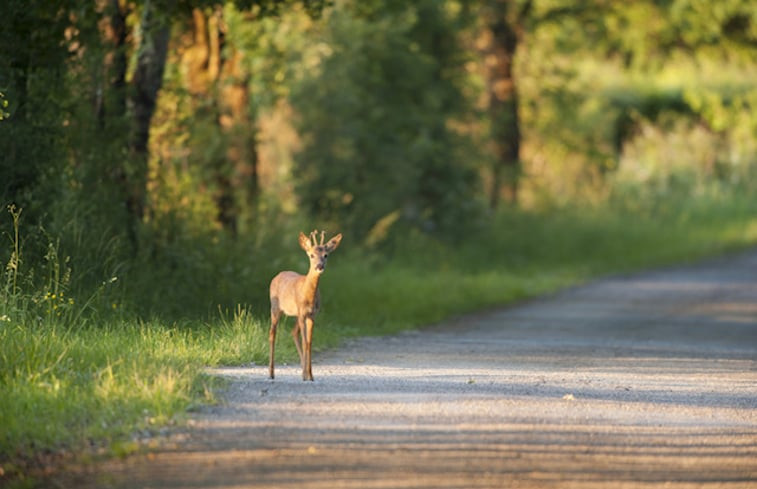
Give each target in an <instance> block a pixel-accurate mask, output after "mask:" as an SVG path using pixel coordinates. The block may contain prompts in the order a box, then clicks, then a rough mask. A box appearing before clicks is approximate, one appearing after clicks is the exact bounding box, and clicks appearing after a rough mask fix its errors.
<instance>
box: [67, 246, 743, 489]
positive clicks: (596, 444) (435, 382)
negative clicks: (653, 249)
mask: <svg viewBox="0 0 757 489" xmlns="http://www.w3.org/2000/svg"><path fill="white" fill-rule="evenodd" d="M316 341H317V338H316ZM313 373H314V375H315V379H316V380H315V382H313V383H310V382H302V381H301V380H300V372H299V368H296V367H293V366H290V367H280V368H278V369H277V379H276V380H275V381H270V380H268V379H267V378H266V367H265V366H256V367H253V368H229V369H221V370H218V374H219V375H224V376H228V377H230V378H232V379H233V383H232V385H231V387H230V389H229V392H228V394H227V400H226V402H225V403H224V404H223V405H222V406H219V407H214V408H209V409H207V410H206V411H204V412H202V413H200V414H199V415H197V416H196V418H195V419H194V420H193V421H192V428H191V430H189V432H188V434H187V435H186V437H185V438H183V439H180V440H177V442H176V445H175V446H173V447H172V446H170V445H169V446H168V447H167V448H166V449H165V450H163V451H161V452H159V453H157V454H151V455H149V456H139V457H133V458H131V459H128V460H126V461H122V462H110V463H108V464H106V465H105V466H103V467H100V468H99V475H98V474H95V475H91V474H90V475H89V476H87V477H86V479H87V480H86V481H81V480H80V481H79V485H80V486H87V485H88V486H89V487H119V488H135V487H156V488H157V487H162V488H172V487H193V488H238V487H239V488H241V487H271V488H273V487H276V488H289V487H291V488H341V487H361V488H363V487H365V488H390V487H391V488H447V487H461V488H475V487H524V488H531V487H533V488H537V487H538V488H544V487H582V488H583V487H597V488H606V487H614V488H618V487H620V488H622V487H634V488H636V487H661V486H664V487H673V488H679V487H698V488H699V487H728V488H741V487H743V488H747V487H750V488H755V487H757V253H754V252H753V253H749V254H744V255H740V256H737V257H733V258H729V259H724V260H717V261H711V262H708V263H706V264H703V265H700V266H696V267H689V268H680V269H668V270H663V271H657V272H651V273H645V274H641V275H635V276H631V277H624V278H615V279H608V280H604V281H600V282H596V283H593V284H591V285H588V286H584V287H580V288H575V289H572V290H569V291H566V292H563V293H560V294H558V295H555V296H553V297H548V298H544V299H541V300H536V301H532V302H529V303H527V304H524V305H520V306H517V307H513V308H508V309H503V310H498V311H493V312H490V313H484V314H480V315H476V316H468V317H465V318H461V319H458V320H455V321H450V322H448V323H445V324H442V325H439V326H437V327H434V328H430V329H428V330H426V331H422V332H413V333H407V334H403V335H399V336H395V337H387V338H366V339H361V340H358V341H354V342H352V343H350V344H348V345H346V346H345V347H344V348H342V349H339V350H337V351H331V352H328V353H325V354H322V355H319V356H318V357H317V358H316V359H315V363H314V366H313Z"/></svg>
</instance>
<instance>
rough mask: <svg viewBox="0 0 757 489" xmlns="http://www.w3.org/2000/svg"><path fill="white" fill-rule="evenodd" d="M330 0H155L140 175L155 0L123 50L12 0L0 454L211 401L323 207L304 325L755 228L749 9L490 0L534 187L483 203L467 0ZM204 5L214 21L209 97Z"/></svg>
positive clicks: (466, 296) (126, 438)
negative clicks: (203, 79) (160, 60)
mask: <svg viewBox="0 0 757 489" xmlns="http://www.w3.org/2000/svg"><path fill="white" fill-rule="evenodd" d="M169 3H170V5H169ZM327 3H328V2H321V1H312V2H311V1H308V2H296V1H288V0H281V1H278V0H261V1H229V2H225V3H224V4H223V5H222V6H218V7H217V6H216V5H215V4H214V3H213V2H209V1H207V0H198V1H193V0H182V1H180V2H163V1H156V2H153V3H152V5H153V7H155V8H156V15H158V16H159V17H160V20H162V21H165V22H171V23H172V26H173V37H172V39H171V42H172V45H171V49H170V50H169V52H170V53H171V54H170V55H169V57H168V63H167V66H166V70H165V73H164V76H163V88H162V90H161V92H160V93H159V98H158V106H157V112H156V113H155V115H154V117H153V119H152V123H151V127H150V147H149V150H150V152H151V153H150V155H149V160H148V161H149V165H148V166H147V169H148V170H149V171H147V173H146V174H144V175H142V173H143V172H144V170H145V167H144V162H145V161H144V160H140V159H138V158H136V157H135V155H134V154H133V153H132V152H131V151H130V150H129V147H130V137H131V135H130V126H131V124H132V123H131V119H132V117H133V114H132V113H131V112H130V111H131V110H133V108H130V105H129V104H127V100H128V99H129V97H133V96H134V94H133V93H131V94H130V93H129V84H128V83H129V80H133V77H134V70H135V66H134V64H135V61H136V53H137V51H138V46H136V44H135V43H136V42H137V40H138V39H139V38H140V37H139V36H138V32H139V29H140V26H139V22H140V16H139V11H140V9H141V8H142V7H143V6H144V5H145V2H143V1H137V2H127V3H126V4H124V3H123V2H121V3H120V5H122V6H125V9H124V11H123V12H121V14H123V19H121V20H123V21H124V25H125V28H126V35H125V36H124V37H123V39H122V40H121V41H120V42H123V43H124V44H123V45H116V44H114V42H115V41H114V39H113V38H112V37H111V36H109V35H108V33H107V32H106V31H107V26H108V25H111V21H113V20H114V17H111V15H113V14H114V13H113V12H112V11H110V10H109V9H107V8H103V5H104V4H103V2H94V3H93V2H85V1H83V0H81V1H80V0H76V1H73V2H60V1H56V2H53V3H52V4H51V3H50V2H42V1H39V0H35V1H31V2H29V1H21V0H9V1H6V2H5V4H4V10H3V12H4V13H7V17H8V18H9V19H13V21H12V22H10V23H8V22H6V23H4V24H3V27H4V29H3V30H0V155H1V156H2V159H0V204H1V205H2V206H3V208H5V207H6V206H8V205H9V204H11V207H10V211H11V212H10V215H7V214H5V213H3V215H4V218H3V219H2V220H0V236H2V246H0V261H1V262H2V264H3V266H4V267H5V268H4V270H3V273H4V275H3V280H2V282H1V283H0V426H2V427H3V429H2V430H0V460H2V461H5V460H8V459H9V458H13V457H16V456H17V455H19V454H20V455H27V454H34V453H36V452H38V451H41V450H47V449H65V448H67V447H68V448H71V449H80V448H82V447H86V446H89V445H90V442H91V440H95V442H96V443H105V444H110V446H111V447H115V446H116V445H118V444H119V443H120V444H121V446H122V448H123V450H125V451H128V450H129V446H131V445H130V444H131V437H132V436H134V434H135V433H137V432H138V431H139V430H141V429H146V430H155V429H158V427H159V426H161V425H165V424H167V423H168V424H170V423H172V422H173V421H174V420H177V419H178V420H180V419H181V417H182V413H185V412H186V410H187V409H188V408H190V407H191V406H193V405H195V404H196V403H200V402H211V401H212V387H213V386H214V385H215V384H214V381H212V380H211V379H210V378H209V377H207V376H206V375H204V374H203V373H202V371H203V368H204V367H206V366H209V365H210V366H213V365H219V364H245V363H249V362H251V361H254V362H257V363H263V362H265V361H266V357H267V345H266V343H267V328H268V318H267V316H268V297H267V287H268V283H269V280H270V279H271V277H272V276H273V275H274V274H275V273H277V272H278V271H280V270H285V269H288V270H297V271H302V272H304V271H305V266H306V259H305V257H304V256H303V254H302V251H301V250H300V249H299V247H298V246H297V242H296V236H297V232H299V231H309V230H310V229H312V228H313V227H316V226H317V227H319V228H323V227H326V228H327V229H330V230H332V231H336V230H339V231H342V232H343V233H344V235H345V242H344V245H343V247H342V248H341V249H340V251H339V256H338V257H335V258H334V260H333V261H332V262H331V263H330V265H329V270H328V272H327V273H326V274H325V275H324V278H323V282H322V284H323V290H322V295H323V311H322V313H321V315H319V318H318V327H317V332H316V335H317V337H316V346H317V347H319V348H325V347H329V346H333V345H336V344H338V343H339V342H340V341H341V340H342V339H343V338H345V337H348V336H351V335H361V334H383V333H389V332H394V331H398V330H401V329H406V328H414V327H421V326H423V325H427V324H429V323H432V322H435V321H438V320H441V319H444V318H446V317H449V316H450V315H454V314H460V313H463V312H466V311H472V310H476V309H479V308H482V307H489V306H494V305H499V304H503V303H509V302H512V301H516V300H519V299H522V298H524V297H529V296H531V295H534V294H538V293H542V292H546V291H551V290H554V289H555V288H558V287H562V286H565V285H568V284H573V283H577V282H580V281H583V280H586V279H588V278H590V277H594V276H597V275H601V274H605V273H616V272H624V271H628V270H632V269H636V268H639V267H648V266H654V265H660V264H667V263H672V262H674V261H680V260H689V259H694V258H698V257H701V256H706V255H710V254H713V253H720V252H725V251H730V250H734V249H738V248H741V247H744V246H748V245H751V244H754V243H755V242H757V223H756V222H755V217H754V216H755V215H757V209H755V204H754V202H755V199H754V196H755V192H757V187H756V186H755V182H757V110H755V109H757V90H756V89H755V85H754V80H755V79H757V73H756V72H755V68H754V66H755V63H754V61H755V53H757V50H755V49H754V45H755V44H754V42H755V28H756V27H757V21H755V15H757V13H756V12H757V11H756V10H755V9H754V8H752V5H751V3H750V2H744V1H739V0H723V1H718V2H701V1H693V0H673V1H670V2H652V1H651V0H650V1H646V0H645V1H641V2H630V3H627V4H620V3H613V2H578V1H575V2H574V1H567V2H528V1H524V2H520V1H519V2H515V3H510V4H508V5H515V6H517V8H516V9H515V10H517V11H518V12H519V15H522V16H523V18H522V19H521V21H520V22H519V24H518V26H517V27H518V29H522V32H520V33H519V36H520V39H521V41H520V44H519V45H518V48H517V51H516V60H515V61H516V62H515V68H514V69H515V78H514V81H515V83H516V84H517V87H516V91H517V95H518V100H519V105H518V117H519V119H520V120H519V123H520V127H521V132H522V135H523V136H522V141H521V143H522V144H521V146H520V147H521V150H522V151H521V156H520V159H521V162H522V166H523V174H522V178H521V182H522V186H523V189H522V190H521V191H519V193H518V195H519V198H520V199H521V200H520V207H519V208H512V209H500V210H499V211H498V212H497V213H495V214H492V215H487V214H486V213H484V212H482V210H481V206H480V204H481V202H482V200H483V197H482V195H483V194H484V192H483V188H484V186H485V183H486V182H484V181H482V179H480V178H479V177H480V176H482V175H483V177H484V178H485V177H486V173H485V172H482V168H483V167H485V166H486V165H484V164H482V162H484V161H486V159H487V158H488V157H489V156H490V153H491V148H490V143H491V137H492V135H493V134H496V132H495V131H492V130H491V125H492V123H494V122H495V121H492V120H489V119H490V116H489V115H488V112H487V110H486V102H485V101H484V100H482V99H481V92H482V90H481V87H482V86H483V78H482V76H483V75H482V65H484V64H486V63H488V62H489V61H488V60H487V59H485V56H483V55H482V54H481V52H479V51H478V48H477V47H476V46H477V44H478V43H479V41H480V40H481V39H480V38H479V37H480V36H482V35H483V33H482V32H481V31H480V28H481V26H480V24H482V23H483V22H481V19H476V18H475V16H476V15H478V14H479V10H480V9H479V7H480V6H481V4H482V3H481V2H473V3H470V2H460V1H455V0H444V1H437V0H421V1H417V2H404V1H394V0H393V1H388V2H382V1H377V0H376V1H374V0H368V1H357V0H354V1H353V0H344V1H339V2H334V3H333V4H329V5H326V4H327ZM529 7H530V8H529ZM193 9H198V11H200V12H203V13H204V15H206V16H207V17H208V18H210V16H211V15H212V16H214V17H213V18H214V19H215V20H217V21H218V25H217V27H216V30H217V31H218V32H216V34H219V35H218V36H217V40H218V41H219V42H221V43H223V45H222V46H220V50H219V53H220V54H221V55H220V56H219V58H220V60H219V73H220V74H217V76H218V78H216V80H218V81H217V83H216V84H215V85H214V86H213V83H210V82H208V83H207V85H209V86H211V87H212V88H207V90H206V91H205V92H203V93H199V94H198V93H197V92H196V91H193V90H192V89H190V86H189V82H188V76H187V73H186V66H185V64H183V61H182V59H183V58H182V55H183V54H184V53H185V51H186V50H187V49H189V48H190V47H191V48H197V49H198V50H199V51H201V50H202V49H205V48H207V46H205V47H203V45H202V43H199V42H195V40H193V39H192V37H193V34H194V32H193V31H190V29H191V28H192V22H191V20H190V17H189V15H191V12H192V10H193ZM313 12H316V13H322V14H323V16H322V17H321V18H318V16H314V17H311V16H309V15H308V14H312V13H313ZM477 20H478V23H477V22H476V21H477ZM219 26H220V27H219ZM6 27H7V28H6ZM221 34H222V35H221ZM206 44H208V43H206ZM118 56H122V59H121V58H119V59H121V61H123V64H122V65H119V64H118V63H117V62H116V61H114V57H118ZM200 58H201V57H200ZM200 58H198V59H200ZM201 61H203V59H201ZM205 61H207V60H205ZM205 61H203V62H205ZM208 62H209V61H208ZM200 64H202V63H200ZM120 68H123V71H122V72H119V69H120ZM206 75H208V76H210V75H209V74H206ZM229 88H234V89H235V90H236V92H235V93H237V94H241V95H240V98H238V99H236V100H243V104H241V105H242V107H241V109H240V107H239V106H234V107H235V110H236V109H239V112H240V113H241V115H240V116H239V117H238V118H236V119H234V121H233V127H229V125H228V124H227V121H226V120H225V119H224V118H225V117H228V116H229V114H228V112H229V111H230V109H229V106H230V104H232V102H233V101H230V100H228V99H225V98H224V97H226V95H224V94H225V93H228V91H227V89H229ZM132 105H133V104H132ZM222 119H223V122H222ZM271 119H276V120H277V121H278V122H277V124H274V125H271V124H270V120H271ZM293 119H296V122H292V120H293ZM293 124H296V126H297V131H296V132H295V131H294V130H292V129H291V127H290V126H291V125H293ZM282 129H283V131H281V132H286V130H289V131H290V132H291V133H292V135H291V136H289V139H288V140H282V139H276V138H277V137H278V136H279V134H278V133H279V132H280V130H282ZM297 152H298V155H297V157H296V161H295V163H294V165H293V166H291V164H290V162H289V155H292V154H294V153H297ZM282 155H283V156H282ZM232 156H234V157H235V158H237V160H236V161H237V163H232ZM240 162H241V163H240ZM253 162H254V163H259V165H258V166H254V171H253V170H251V169H250V168H252V167H253V165H252V163H253ZM479 174H482V175H479ZM136 177H139V178H136ZM253 178H254V179H255V180H254V181H253ZM134 182H136V184H135V183H134ZM135 187H139V188H135ZM253 194H254V195H253ZM129 196H139V197H143V198H144V199H143V200H144V204H145V213H144V216H142V219H141V220H140V221H139V222H137V223H136V226H134V230H133V233H131V235H129V229H130V226H129V223H130V217H129V212H130V210H129V208H128V200H129ZM224 198H231V199H232V200H233V206H234V207H235V209H234V210H235V212H236V213H237V216H235V217H237V218H238V219H237V220H238V222H239V226H237V227H234V228H233V231H235V232H229V229H230V228H229V227H227V226H226V223H224V222H222V220H223V219H222V218H223V212H222V209H221V207H222V205H223V204H224V202H225V201H224ZM21 209H23V212H21ZM448 237H454V238H455V239H448ZM132 245H138V246H132ZM290 325H291V322H289V323H287V325H286V326H287V327H288V326H290ZM279 337H280V338H281V341H282V346H285V348H284V350H283V358H284V359H285V360H289V361H291V360H292V359H295V358H296V353H295V352H294V350H293V348H292V345H291V340H289V337H288V335H286V334H284V335H280V336H279ZM43 421H44V422H43ZM118 450H121V449H118ZM118 450H116V449H115V448H114V453H115V452H116V451H118Z"/></svg>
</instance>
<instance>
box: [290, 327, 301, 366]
mask: <svg viewBox="0 0 757 489" xmlns="http://www.w3.org/2000/svg"><path fill="white" fill-rule="evenodd" d="M301 329H302V327H301V326H300V318H297V319H296V320H295V321H294V328H292V339H293V340H294V346H295V347H297V354H298V355H299V356H300V365H302V346H301V345H300V330H301Z"/></svg>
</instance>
